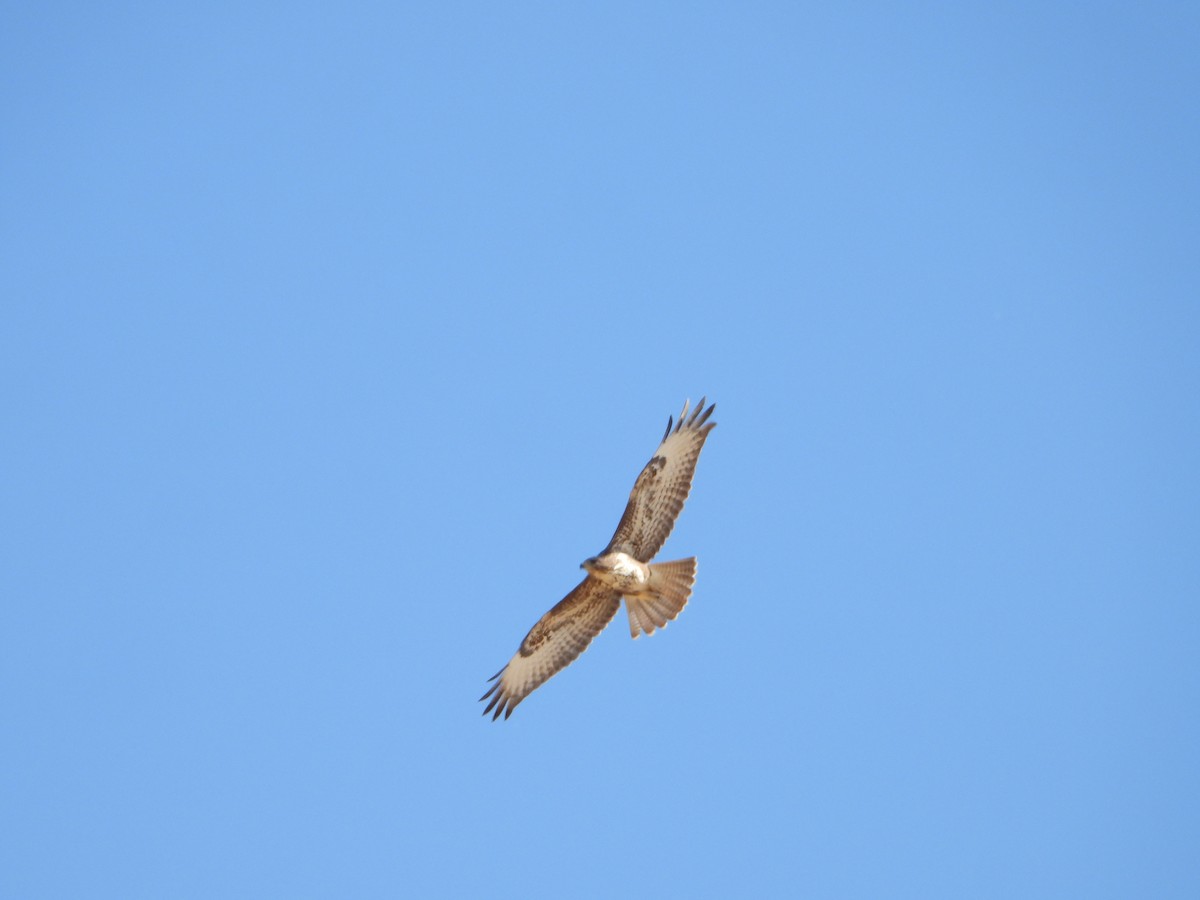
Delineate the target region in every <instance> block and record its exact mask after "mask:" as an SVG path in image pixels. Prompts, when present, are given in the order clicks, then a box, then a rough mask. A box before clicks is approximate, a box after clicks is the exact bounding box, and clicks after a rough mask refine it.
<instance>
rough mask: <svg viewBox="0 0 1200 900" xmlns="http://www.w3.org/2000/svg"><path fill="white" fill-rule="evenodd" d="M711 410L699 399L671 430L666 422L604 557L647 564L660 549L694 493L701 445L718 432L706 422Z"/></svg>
mask: <svg viewBox="0 0 1200 900" xmlns="http://www.w3.org/2000/svg"><path fill="white" fill-rule="evenodd" d="M714 409H716V404H715V403H714V404H713V405H712V406H710V407H709V408H708V409H705V408H704V399H703V398H701V400H700V404H699V405H698V406H697V407H696V408H695V409H694V410H693V411H692V414H691V415H690V416H689V415H688V404H687V403H684V404H683V412H681V413H680V414H679V422H678V423H674V424H675V427H674V428H672V427H671V426H672V424H673V423H672V421H671V419H670V418H668V419H667V432H666V434H664V435H663V441H662V443H661V444H660V445H659V447H658V450H657V451H656V452H655V454H654V457H653V458H652V459H651V460H650V462H648V463H646V468H644V469H642V474H640V475H638V478H637V481H636V482H635V483H634V485H633V490H632V491H630V493H629V503H628V505H626V507H625V514H624V515H623V516H621V523H620V524H619V525H618V526H617V530H616V533H615V534H613V537H612V540H611V541H609V544H608V548H607V549H606V550H605V551H604V552H605V553H608V552H610V551H618V550H619V551H623V552H625V553H628V554H629V555H630V556H632V557H633V558H634V559H639V560H641V561H642V562H649V561H650V560H651V559H652V558H653V557H654V554H656V553H658V551H659V550H661V549H662V545H663V544H664V543H666V540H667V537H668V536H669V535H670V534H671V529H672V528H674V527H675V520H676V519H677V518H678V517H679V512H680V510H682V509H683V502H684V501H685V500H687V496H688V493H689V492H690V491H691V489H692V475H693V474H694V473H695V471H696V461H697V460H698V459H699V458H700V450H701V449H702V448H703V447H704V441H705V440H706V439H707V438H708V433H709V432H710V431H712V430H713V429H714V428H716V427H717V423H716V422H708V417H709V416H711V415H712V411H713V410H714ZM705 422H708V424H705Z"/></svg>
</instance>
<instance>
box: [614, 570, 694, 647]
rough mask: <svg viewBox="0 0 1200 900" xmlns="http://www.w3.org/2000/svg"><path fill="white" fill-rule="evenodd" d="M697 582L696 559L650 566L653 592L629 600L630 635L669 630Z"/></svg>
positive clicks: (626, 603)
mask: <svg viewBox="0 0 1200 900" xmlns="http://www.w3.org/2000/svg"><path fill="white" fill-rule="evenodd" d="M695 581H696V558H695V557H694V556H691V557H688V558H687V559H677V560H674V561H672V562H661V563H650V583H649V584H648V585H647V587H648V588H649V590H647V592H646V593H644V594H635V595H633V596H628V595H627V596H626V597H625V611H626V612H628V613H629V633H630V635H631V636H632V637H634V638H637V636H638V635H639V634H642V633H643V632H645V633H646V634H653V633H654V629H655V628H665V627H666V624H667V623H668V622H671V621H673V620H674V619H675V617H676V616H678V615H679V613H680V612H682V611H683V608H684V607H685V606H687V602H688V597H690V596H691V595H692V585H693V584H694V583H695Z"/></svg>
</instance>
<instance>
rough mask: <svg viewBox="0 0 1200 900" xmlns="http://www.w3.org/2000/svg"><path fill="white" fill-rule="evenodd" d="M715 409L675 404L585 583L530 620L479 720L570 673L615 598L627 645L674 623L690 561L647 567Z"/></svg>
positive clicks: (683, 493)
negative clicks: (675, 415)
mask: <svg viewBox="0 0 1200 900" xmlns="http://www.w3.org/2000/svg"><path fill="white" fill-rule="evenodd" d="M715 408H716V404H713V405H712V406H710V407H708V409H705V408H704V399H703V398H702V399H701V400H700V405H699V406H697V407H696V408H695V409H694V410H693V411H692V413H691V415H688V404H687V403H686V402H685V403H684V404H683V412H681V413H680V414H679V422H678V423H675V422H673V421H672V419H671V418H670V417H668V418H667V431H666V433H665V434H664V435H663V439H662V443H661V444H660V445H659V447H658V450H657V451H656V452H655V454H654V456H653V458H652V459H651V460H650V462H648V463H646V467H645V468H644V469H642V473H641V474H640V475H638V477H637V481H636V482H635V483H634V485H633V490H632V491H631V492H630V494H629V503H628V504H627V505H626V507H625V514H624V515H623V516H621V522H620V524H619V525H617V530H616V533H615V534H614V535H613V536H612V540H611V541H609V542H608V546H607V547H605V548H604V550H603V551H601V552H600V554H599V555H597V556H592V557H589V558H588V559H585V560H584V561H583V563H582V564H581V565H580V568H581V569H586V570H587V576H586V577H585V578H584V579H583V581H581V582H580V583H579V585H578V586H576V588H575V589H574V590H573V591H571V593H569V594H567V596H566V597H564V598H563V599H562V601H561V602H560V603H559V604H558V605H557V606H555V607H554V608H553V609H552V610H550V612H548V613H546V614H545V615H544V616H542V617H541V619H539V620H538V623H537V624H536V625H534V626H533V628H531V629H530V631H529V634H527V635H525V640H523V641H521V646H520V649H518V650H517V653H516V655H515V656H514V657H513V658H512V659H510V660H509V661H508V665H506V666H505V667H504V668H503V669H501V670H500V671H499V672H497V673H496V674H495V675H493V676H492V677H491V679H490V680H491V681H494V682H495V684H493V685H492V686H491V688H490V689H489V690H488V692H487V693H486V694H484V695H483V696H482V697H480V698H479V699H480V700H481V701H482V700H487V698H488V697H491V698H492V699H491V702H490V703H488V705H487V708H486V709H484V711H483V714H484V715H485V716H486V715H487V714H488V713H489V712H492V709H493V708H495V712H494V713H493V714H492V720H493V721H495V720H496V719H498V718H499V717H500V714H501V713H504V718H506V719H507V718H508V717H509V716H511V715H512V711H513V710H514V709H516V708H517V704H518V703H520V702H521V701H522V700H524V699H525V698H526V697H528V696H529V695H530V694H531V693H532V692H533V691H534V689H536V688H537V687H539V686H540V685H541V684H542V683H543V682H545V681H546V680H547V679H549V678H550V677H551V676H553V675H554V674H556V673H557V672H559V671H560V670H562V669H564V668H566V667H567V666H568V665H570V664H571V663H572V662H573V661H574V660H575V658H576V657H577V656H579V654H580V653H582V652H583V651H584V650H585V649H587V645H588V644H590V643H591V642H592V638H594V637H595V636H596V635H598V634H599V633H600V632H601V631H603V630H604V627H605V626H606V625H608V623H609V621H610V620H611V619H612V617H613V616H614V615H616V612H617V610H618V609H619V608H620V605H621V598H622V597H624V598H625V610H626V612H628V613H629V633H630V634H631V635H632V636H633V637H634V638H636V637H637V636H638V635H639V634H641V633H642V632H645V633H646V634H653V633H654V629H655V628H665V627H666V624H667V623H668V622H670V621H672V620H674V618H675V617H676V616H677V615H679V613H680V611H681V610H682V609H683V607H684V605H685V604H686V603H687V601H688V597H689V596H690V595H691V593H692V583H693V582H694V581H695V578H696V558H695V557H689V558H688V559H679V560H675V561H673V562H658V563H652V562H650V560H652V559H653V558H654V555H655V554H656V553H658V551H659V550H660V549H661V548H662V545H663V543H665V542H666V540H667V537H668V535H670V533H671V529H672V528H674V527H675V519H676V518H678V517H679V512H680V510H682V509H683V502H684V501H685V500H687V497H688V493H689V492H690V491H691V489H692V475H693V473H694V472H695V471H696V461H697V460H698V459H699V458H700V450H701V449H702V448H703V447H704V441H705V440H706V439H707V438H708V433H709V432H710V431H712V430H713V429H714V428H716V426H717V423H716V422H709V421H708V417H709V416H711V415H712V412H713V410H714V409H715ZM705 423H707V424H705ZM497 679H498V680H497Z"/></svg>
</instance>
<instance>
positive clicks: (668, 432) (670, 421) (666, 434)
mask: <svg viewBox="0 0 1200 900" xmlns="http://www.w3.org/2000/svg"><path fill="white" fill-rule="evenodd" d="M674 424H675V420H674V418H673V417H671V416H667V430H666V431H664V432H663V436H662V439H663V440H664V441H665V440H666V439H667V438H668V437H670V435H671V426H672V425H674Z"/></svg>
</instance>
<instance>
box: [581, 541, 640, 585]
mask: <svg viewBox="0 0 1200 900" xmlns="http://www.w3.org/2000/svg"><path fill="white" fill-rule="evenodd" d="M579 568H581V569H586V570H587V573H588V574H589V575H591V576H592V577H593V578H595V579H596V580H597V581H600V582H602V583H603V584H607V585H608V586H609V587H611V588H615V589H616V590H617V591H619V592H620V593H622V594H640V593H642V592H643V590H644V589H645V587H646V585H647V584H648V583H649V581H650V566H648V565H647V564H646V563H644V562H640V561H638V560H636V559H634V558H633V557H632V556H630V555H629V554H628V553H622V552H621V551H619V550H618V551H617V552H615V553H602V554H601V555H600V556H593V557H591V558H590V559H585V560H584V561H583V562H582V563H581V564H580V566H579Z"/></svg>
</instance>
